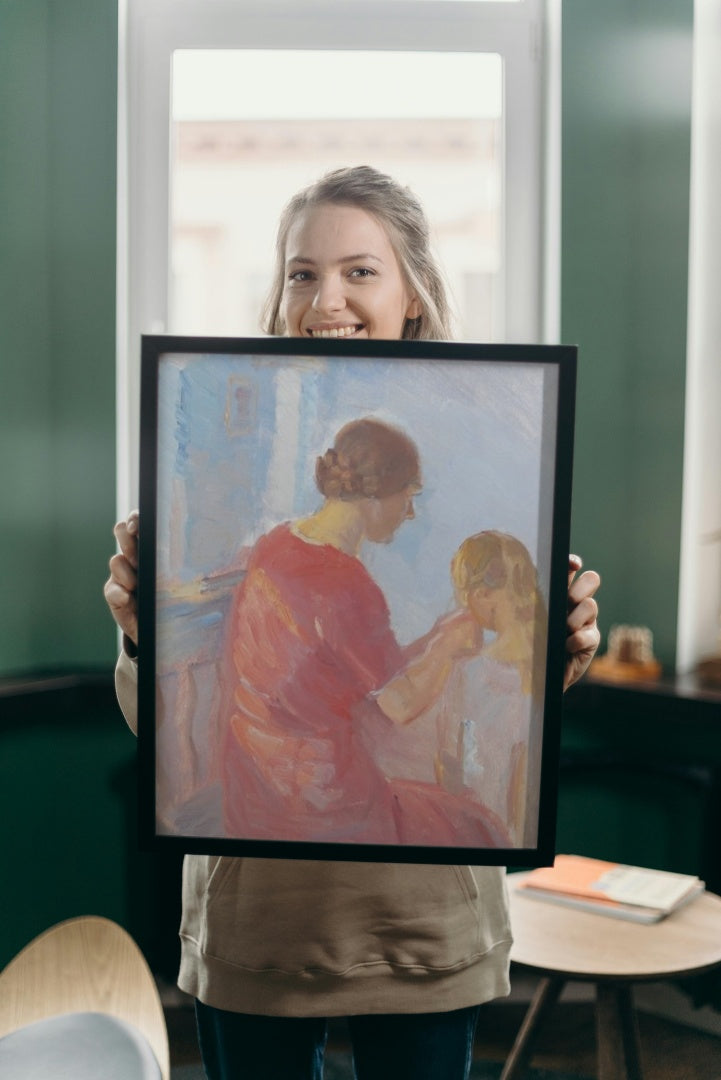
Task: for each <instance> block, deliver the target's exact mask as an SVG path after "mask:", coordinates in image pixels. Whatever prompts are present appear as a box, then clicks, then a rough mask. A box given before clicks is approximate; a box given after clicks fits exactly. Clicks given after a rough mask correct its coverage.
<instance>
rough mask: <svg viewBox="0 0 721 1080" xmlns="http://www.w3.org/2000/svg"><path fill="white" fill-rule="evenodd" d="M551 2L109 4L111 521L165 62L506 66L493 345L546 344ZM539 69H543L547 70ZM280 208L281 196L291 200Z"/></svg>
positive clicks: (556, 8) (163, 290) (142, 293)
mask: <svg viewBox="0 0 721 1080" xmlns="http://www.w3.org/2000/svg"><path fill="white" fill-rule="evenodd" d="M559 38H560V0H520V2H518V3H507V2H503V0H473V2H469V0H403V2H400V0H364V2H363V3H357V2H349V0H302V2H299V0H294V2H293V0H292V2H289V0H119V81H118V263H117V281H118V285H117V296H118V302H117V339H118V349H117V433H118V434H117V462H118V490H117V500H118V513H119V515H121V516H123V515H125V514H126V513H127V511H128V510H129V509H130V507H131V506H134V505H136V504H137V497H138V479H137V478H138V447H139V415H138V413H139V402H138V399H139V352H140V335H141V334H142V333H163V332H165V330H166V327H167V317H168V315H167V312H168V276H169V217H170V212H169V189H170V153H169V133H170V109H171V101H170V84H171V62H172V55H173V52H174V51H175V50H176V49H214V48H223V49H233V48H238V49H284V48H287V49H293V50H297V49H303V48H308V49H365V50H411V51H418V52H422V51H433V52H438V51H442V52H443V51H448V52H472V51H479V52H494V53H499V54H500V55H501V56H502V57H503V61H504V117H505V130H506V138H505V147H504V175H505V184H504V190H505V198H504V211H503V213H504V222H503V230H504V247H505V257H504V267H505V275H504V277H505V280H504V282H503V284H502V288H503V292H504V295H505V297H506V298H508V299H507V302H506V303H505V304H504V308H505V311H506V320H505V332H504V335H503V336H504V340H506V341H516V342H523V341H556V340H557V335H558V326H559V285H558V283H559V280H560V266H559V263H560V254H559V252H560V242H559V234H560V212H559V194H558V192H559V187H560V185H559V177H560V137H559V134H558V133H559V130H560V93H559V87H560V77H559V72H558V64H559V51H560V47H559ZM549 61H550V62H549ZM289 194H291V193H289Z"/></svg>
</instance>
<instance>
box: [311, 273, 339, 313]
mask: <svg viewBox="0 0 721 1080" xmlns="http://www.w3.org/2000/svg"><path fill="white" fill-rule="evenodd" d="M313 307H314V308H315V310H316V311H318V312H320V313H321V314H329V313H331V312H335V311H340V310H341V309H342V308H344V307H345V296H344V294H343V286H342V282H341V281H340V280H339V279H338V278H337V277H336V276H335V275H326V276H324V277H322V278H319V280H318V287H317V289H316V293H315V297H314V298H313Z"/></svg>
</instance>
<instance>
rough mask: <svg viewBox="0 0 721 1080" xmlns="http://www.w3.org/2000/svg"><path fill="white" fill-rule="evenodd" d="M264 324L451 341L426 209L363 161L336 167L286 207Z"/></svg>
mask: <svg viewBox="0 0 721 1080" xmlns="http://www.w3.org/2000/svg"><path fill="white" fill-rule="evenodd" d="M264 329H265V330H266V331H267V332H268V333H270V334H290V335H292V336H297V337H303V336H310V337H326V336H328V337H331V336H332V337H356V336H357V337H374V338H387V339H391V340H392V339H397V338H409V339H422V338H425V339H439V340H444V339H448V338H449V337H450V336H451V331H450V312H449V308H448V302H447V300H446V293H445V289H444V285H443V281H442V279H441V276H440V271H439V270H438V268H437V265H436V263H435V261H434V259H433V257H432V255H431V251H430V237H429V230H428V225H427V222H426V218H425V214H424V211H423V208H422V207H421V205H420V203H419V202H418V199H417V198H416V196H415V195H414V194H413V193H412V192H411V191H410V190H409V189H408V188H404V187H402V186H401V185H400V184H398V183H397V182H396V181H395V180H393V179H392V178H391V177H389V176H386V175H384V174H383V173H380V172H378V171H377V170H376V169H371V168H369V167H367V166H359V167H356V168H346V169H336V170H335V171H333V172H330V173H328V174H327V175H326V176H324V177H322V178H321V179H320V180H318V181H317V182H316V183H314V184H311V185H310V187H308V188H306V189H305V190H303V191H301V192H299V193H298V194H297V195H296V196H294V198H292V199H291V201H290V202H289V203H288V205H287V206H286V208H285V210H284V212H283V215H282V217H281V221H280V225H279V228H278V238H277V242H276V263H275V276H274V280H273V285H272V288H271V293H270V296H269V298H268V302H267V305H266V313H265V319H264Z"/></svg>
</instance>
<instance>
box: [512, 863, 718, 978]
mask: <svg viewBox="0 0 721 1080" xmlns="http://www.w3.org/2000/svg"><path fill="white" fill-rule="evenodd" d="M525 877H526V874H525V873H519V874H514V873H510V874H509V875H508V891H509V897H510V904H511V927H512V930H513V938H514V944H513V948H512V949H511V960H513V961H515V962H516V963H518V964H523V965H525V966H526V967H532V968H536V969H537V970H539V971H543V972H545V973H546V974H549V975H564V976H565V977H566V978H569V979H583V980H589V981H596V980H599V979H629V980H635V981H642V980H653V979H662V978H666V977H676V976H679V975H688V974H697V973H698V972H700V971H703V970H705V969H709V968H713V967H716V966H717V965H721V897H718V896H716V895H715V894H714V893H710V892H704V893H702V894H701V895H700V896H698V897H696V899H694V900H692V901H691V902H690V903H688V904H686V905H685V906H684V907H681V908H679V909H678V910H677V911H674V912H672V913H671V914H670V915H667V916H666V918H664V919H662V920H661V921H660V922H657V923H638V922H628V921H626V920H624V919H618V918H612V917H610V916H608V915H596V914H595V913H592V912H587V911H578V910H576V909H575V908H569V907H565V906H561V905H560V904H553V903H547V902H544V901H542V900H537V899H534V898H533V897H531V898H529V897H528V896H524V894H523V889H519V888H518V883H519V882H520V881H522V880H523V878H525Z"/></svg>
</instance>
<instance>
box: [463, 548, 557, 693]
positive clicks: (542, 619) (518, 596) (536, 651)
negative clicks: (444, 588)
mask: <svg viewBox="0 0 721 1080" xmlns="http://www.w3.org/2000/svg"><path fill="white" fill-rule="evenodd" d="M451 578H452V580H453V584H454V586H455V589H456V594H457V597H458V601H459V603H461V604H462V605H463V606H464V607H467V606H468V600H469V597H470V595H471V593H472V592H473V591H474V590H476V589H481V588H486V589H491V590H494V589H504V590H505V591H506V593H507V595H509V596H510V599H511V603H512V604H513V615H514V618H516V619H517V620H518V623H519V625H520V626H521V627H523V630H524V633H525V634H527V635H528V636H527V642H528V656H527V665H523V667H521V666H519V672H520V674H521V685H522V687H523V688H524V691H525V692H526V693H532V694H533V695H534V696H536V697H539V696H540V695H541V693H542V690H543V687H544V685H545V672H546V646H547V636H548V635H547V620H546V604H545V601H544V599H543V595H542V593H541V590H540V589H539V587H538V575H537V573H536V567H535V565H534V563H533V559H532V558H531V556H530V554H529V553H528V549H527V548H526V547H525V546H524V545H523V544H522V543H521V541H520V540H518V539H517V538H516V537H515V536H511V535H509V534H508V533H503V532H496V531H494V530H491V529H489V530H487V531H485V532H480V533H476V534H475V536H469V537H468V538H467V539H466V540H464V541H463V543H462V544H461V546H460V547H459V548H458V551H457V552H456V553H455V555H454V556H453V559H452V561H451Z"/></svg>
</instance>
